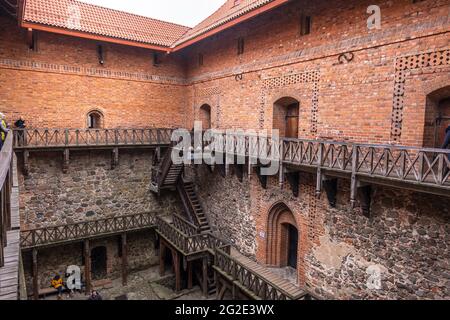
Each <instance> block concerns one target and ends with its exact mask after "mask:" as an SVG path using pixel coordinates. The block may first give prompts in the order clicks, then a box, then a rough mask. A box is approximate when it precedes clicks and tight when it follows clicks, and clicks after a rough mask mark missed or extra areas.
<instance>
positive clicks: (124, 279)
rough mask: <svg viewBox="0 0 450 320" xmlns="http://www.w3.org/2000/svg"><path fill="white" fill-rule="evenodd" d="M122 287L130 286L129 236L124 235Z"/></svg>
mask: <svg viewBox="0 0 450 320" xmlns="http://www.w3.org/2000/svg"><path fill="white" fill-rule="evenodd" d="M121 242H122V243H121V244H122V285H123V286H126V285H127V284H128V244H127V234H126V233H122V241H121Z"/></svg>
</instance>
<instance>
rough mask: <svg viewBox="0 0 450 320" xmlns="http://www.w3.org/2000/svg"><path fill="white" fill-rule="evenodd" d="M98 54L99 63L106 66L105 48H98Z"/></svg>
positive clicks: (101, 46)
mask: <svg viewBox="0 0 450 320" xmlns="http://www.w3.org/2000/svg"><path fill="white" fill-rule="evenodd" d="M97 54H98V63H100V64H101V65H104V64H105V50H104V48H103V45H101V44H99V45H98V46H97Z"/></svg>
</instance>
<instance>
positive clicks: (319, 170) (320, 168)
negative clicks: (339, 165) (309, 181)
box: [316, 142, 324, 197]
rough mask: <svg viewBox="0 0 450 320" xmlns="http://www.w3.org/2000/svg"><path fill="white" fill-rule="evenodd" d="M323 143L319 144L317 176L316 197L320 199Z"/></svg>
mask: <svg viewBox="0 0 450 320" xmlns="http://www.w3.org/2000/svg"><path fill="white" fill-rule="evenodd" d="M323 151H324V145H323V142H320V143H319V151H318V155H317V158H318V159H317V176H316V197H320V194H321V193H322V164H323V159H322V158H323Z"/></svg>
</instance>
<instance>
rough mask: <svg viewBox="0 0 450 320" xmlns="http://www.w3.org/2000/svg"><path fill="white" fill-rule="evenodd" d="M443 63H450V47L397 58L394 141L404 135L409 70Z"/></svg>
mask: <svg viewBox="0 0 450 320" xmlns="http://www.w3.org/2000/svg"><path fill="white" fill-rule="evenodd" d="M443 65H450V49H445V50H438V51H430V52H424V53H420V54H413V55H407V56H403V57H398V58H397V59H396V61H395V84H394V99H393V106H392V126H391V139H392V141H394V142H399V141H400V138H401V135H402V124H403V108H404V103H405V82H406V78H407V77H408V75H409V72H410V71H411V70H414V69H424V68H434V67H439V66H443Z"/></svg>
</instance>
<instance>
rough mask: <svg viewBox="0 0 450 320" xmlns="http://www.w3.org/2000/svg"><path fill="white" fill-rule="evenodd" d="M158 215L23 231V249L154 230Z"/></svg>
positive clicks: (139, 215)
mask: <svg viewBox="0 0 450 320" xmlns="http://www.w3.org/2000/svg"><path fill="white" fill-rule="evenodd" d="M155 220H156V213H155V212H146V213H139V214H131V215H124V216H117V217H112V218H104V219H98V220H93V221H86V222H80V223H73V224H66V225H60V226H52V227H44V228H38V229H30V230H23V231H21V240H20V242H21V248H22V249H30V248H35V247H42V246H49V245H54V244H60V243H64V242H72V241H79V240H84V239H88V238H93V237H99V236H105V235H111V234H115V233H120V232H130V231H135V230H141V229H147V228H153V227H154V226H155V225H156V222H155Z"/></svg>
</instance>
